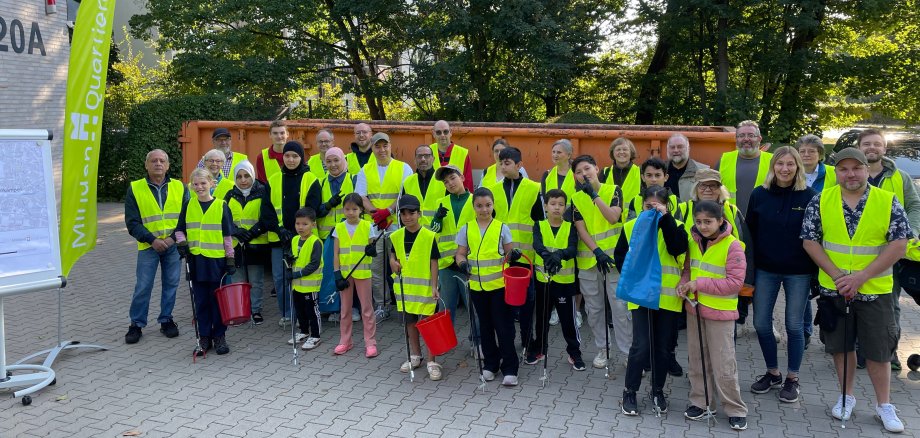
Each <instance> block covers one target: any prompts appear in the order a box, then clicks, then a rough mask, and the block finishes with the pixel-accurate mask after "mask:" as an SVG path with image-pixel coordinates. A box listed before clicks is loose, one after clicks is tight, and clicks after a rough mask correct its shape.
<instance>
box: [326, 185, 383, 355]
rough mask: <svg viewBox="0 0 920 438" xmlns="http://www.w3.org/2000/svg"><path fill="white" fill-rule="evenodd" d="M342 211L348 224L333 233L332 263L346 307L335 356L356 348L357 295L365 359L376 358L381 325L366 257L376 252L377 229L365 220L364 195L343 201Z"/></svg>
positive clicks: (336, 281)
mask: <svg viewBox="0 0 920 438" xmlns="http://www.w3.org/2000/svg"><path fill="white" fill-rule="evenodd" d="M342 211H343V213H344V215H345V222H339V223H337V224H336V225H335V229H334V230H333V231H332V238H333V242H334V243H333V245H335V248H334V256H333V259H332V260H333V262H332V263H333V266H334V267H335V283H336V289H338V290H339V293H340V296H341V305H342V309H341V311H340V312H341V316H340V319H339V324H340V325H339V345H336V346H335V350H333V351H332V352H333V353H335V354H345V353H347V352H348V350H351V349H352V347H354V344H352V341H351V328H352V318H351V312H352V310H351V309H352V305H353V304H354V299H355V293H357V294H358V301H359V302H360V303H361V321H362V324H363V327H364V355H365V356H366V357H368V358H371V357H376V356H377V340H376V338H375V337H374V336H375V334H376V332H377V323H376V321H374V302H373V300H372V298H371V259H372V257H369V256H366V253H367V251H368V247H370V248H374V245H375V244H374V243H372V241H371V238H372V237H373V232H374V227H372V226H371V221H369V220H367V219H362V218H361V216H362V215H363V214H364V200H363V198H361V195H359V194H357V193H349V194H347V195H345V197H344V198H342ZM352 270H354V272H352ZM342 271H344V273H343V272H342ZM349 273H350V274H351V275H350V276H348V275H349ZM345 276H348V278H345Z"/></svg>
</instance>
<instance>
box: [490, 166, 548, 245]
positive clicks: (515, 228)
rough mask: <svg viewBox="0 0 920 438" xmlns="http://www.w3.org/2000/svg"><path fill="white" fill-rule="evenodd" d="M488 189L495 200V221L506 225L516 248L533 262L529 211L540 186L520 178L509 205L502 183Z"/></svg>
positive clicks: (535, 200) (535, 199)
mask: <svg viewBox="0 0 920 438" xmlns="http://www.w3.org/2000/svg"><path fill="white" fill-rule="evenodd" d="M489 189H490V190H492V196H493V197H494V198H495V210H494V211H495V219H496V220H499V221H502V222H503V223H505V224H507V225H508V229H510V230H511V238H512V240H514V243H515V245H516V248H518V249H520V250H521V252H522V253H523V254H524V255H525V256H527V257H528V258H530V260H533V258H534V251H533V224H534V222H533V218H532V217H530V210H531V209H532V208H533V205H534V203H535V202H537V198H538V197H539V196H540V184H539V183H537V182H534V181H531V180H529V179H526V178H521V183H520V184H519V185H518V186H517V187H515V188H514V194H513V195H512V196H513V198H512V199H511V202H510V205H509V202H508V198H507V197H506V196H505V189H504V181H502V182H497V183H495V184H493V185H492V186H491V187H489Z"/></svg>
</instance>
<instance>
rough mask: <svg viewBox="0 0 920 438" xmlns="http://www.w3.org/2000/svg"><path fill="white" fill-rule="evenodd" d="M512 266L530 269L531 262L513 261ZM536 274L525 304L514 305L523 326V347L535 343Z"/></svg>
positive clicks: (531, 282) (533, 276) (528, 346)
mask: <svg viewBox="0 0 920 438" xmlns="http://www.w3.org/2000/svg"><path fill="white" fill-rule="evenodd" d="M522 260H523V259H522ZM511 266H520V267H522V268H527V269H530V264H529V263H521V261H517V262H513V263H511ZM535 281H536V274H534V275H531V276H530V284H529V285H528V286H527V299H526V300H525V301H524V304H523V305H521V306H518V307H514V309H515V312H516V314H517V319H518V321H519V322H520V327H521V348H527V349H530V345H531V344H532V343H533V340H534V339H533V326H534V308H535V300H534V297H535V295H536V287H535Z"/></svg>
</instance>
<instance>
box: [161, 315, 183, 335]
mask: <svg viewBox="0 0 920 438" xmlns="http://www.w3.org/2000/svg"><path fill="white" fill-rule="evenodd" d="M160 333H162V334H163V336H166V337H167V338H175V337H176V336H179V326H177V325H176V323H175V322H173V320H171V319H170V320H169V321H166V322H164V323H162V324H160Z"/></svg>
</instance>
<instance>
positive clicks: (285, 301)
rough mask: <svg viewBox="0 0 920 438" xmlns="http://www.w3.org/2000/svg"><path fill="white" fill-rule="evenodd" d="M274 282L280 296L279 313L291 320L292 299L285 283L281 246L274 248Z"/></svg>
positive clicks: (276, 291)
mask: <svg viewBox="0 0 920 438" xmlns="http://www.w3.org/2000/svg"><path fill="white" fill-rule="evenodd" d="M272 280H274V282H275V293H277V295H278V311H279V312H280V313H281V315H282V316H283V317H285V318H288V319H290V318H291V298H290V296H289V295H288V293H289V292H288V288H287V284H286V282H285V281H284V254H283V253H282V250H281V247H280V246H274V247H272Z"/></svg>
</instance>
